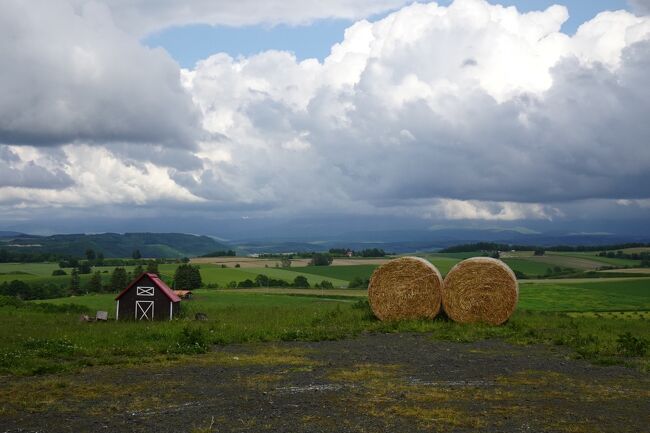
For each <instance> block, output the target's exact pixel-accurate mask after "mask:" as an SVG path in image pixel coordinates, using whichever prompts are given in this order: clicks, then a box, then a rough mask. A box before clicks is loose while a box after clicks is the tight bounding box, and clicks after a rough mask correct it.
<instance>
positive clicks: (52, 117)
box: [0, 0, 201, 148]
mask: <svg viewBox="0 0 650 433" xmlns="http://www.w3.org/2000/svg"><path fill="white" fill-rule="evenodd" d="M1 8H2V10H1V13H0V60H1V62H2V68H1V69H0V95H2V98H0V143H5V144H29V145H53V144H64V143H67V142H73V141H77V140H79V141H83V142H99V143H105V142H110V141H130V142H139V143H140V142H145V143H146V142H156V143H164V144H166V145H168V146H176V147H177V146H184V147H188V148H189V147H192V146H193V145H194V141H195V140H196V139H197V138H199V137H200V133H201V131H200V128H199V127H198V126H199V119H198V117H197V114H198V113H197V112H196V111H195V108H194V106H193V104H192V102H191V98H190V96H189V95H188V94H186V93H185V91H184V90H183V88H182V86H181V84H180V82H179V81H180V72H179V70H178V65H177V64H176V63H175V62H174V61H173V60H172V59H171V58H170V57H169V56H168V55H167V54H166V53H165V52H164V51H163V50H160V49H157V50H151V49H148V48H146V47H143V46H142V45H141V44H140V42H139V41H138V40H137V39H136V38H134V37H133V36H130V35H128V34H126V33H124V32H123V31H121V30H120V29H118V28H117V27H115V25H114V23H113V21H112V17H111V14H110V11H109V9H108V8H106V7H105V6H103V5H102V4H100V3H94V2H93V3H88V4H87V5H85V6H83V7H80V8H77V9H75V8H73V7H72V6H70V5H69V4H68V3H67V2H65V1H49V0H47V1H45V0H34V1H30V2H23V1H19V0H6V1H3V2H2V6H1Z"/></svg>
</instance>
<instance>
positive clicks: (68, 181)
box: [0, 146, 74, 189]
mask: <svg viewBox="0 0 650 433" xmlns="http://www.w3.org/2000/svg"><path fill="white" fill-rule="evenodd" d="M73 184H74V181H73V180H72V178H71V177H70V176H69V175H68V174H67V173H65V172H64V171H63V170H61V169H60V168H54V169H51V170H50V169H48V168H46V167H44V166H42V165H39V164H38V163H37V162H35V161H34V160H27V161H24V160H22V159H21V158H20V156H19V154H18V153H17V152H15V151H14V150H12V149H11V148H10V147H9V146H0V185H2V186H4V187H23V188H43V189H59V188H66V187H68V186H71V185H73Z"/></svg>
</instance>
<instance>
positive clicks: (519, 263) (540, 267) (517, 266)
mask: <svg viewBox="0 0 650 433" xmlns="http://www.w3.org/2000/svg"><path fill="white" fill-rule="evenodd" d="M503 261H504V262H505V263H506V264H507V265H508V266H510V268H511V269H512V270H514V271H519V272H522V273H524V274H526V275H527V276H530V277H534V276H543V275H545V274H546V272H547V271H548V270H549V269H552V268H553V266H552V265H549V264H546V263H539V262H535V261H532V260H526V259H503Z"/></svg>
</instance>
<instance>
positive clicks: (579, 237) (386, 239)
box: [231, 228, 650, 254]
mask: <svg viewBox="0 0 650 433" xmlns="http://www.w3.org/2000/svg"><path fill="white" fill-rule="evenodd" d="M475 242H498V243H504V244H512V245H535V246H544V247H550V246H558V245H568V246H578V245H583V246H596V245H611V244H619V243H626V242H650V237H649V236H630V235H616V234H609V233H539V232H535V231H532V230H525V229H521V228H516V229H502V228H489V229H467V228H443V229H435V230H384V231H358V232H349V233H345V234H343V235H340V236H337V237H333V238H329V239H327V238H326V239H321V240H318V241H312V242H310V241H304V240H303V241H301V240H297V239H268V240H259V239H248V240H237V241H231V243H232V244H233V245H235V246H237V248H238V249H239V250H243V251H246V252H249V253H263V252H273V253H282V252H303V251H305V252H307V251H323V250H328V249H329V248H351V249H354V250H362V249H366V248H382V249H383V250H384V251H386V252H394V253H400V254H401V253H408V252H415V251H435V250H439V249H442V248H447V247H450V246H454V245H459V244H467V243H475Z"/></svg>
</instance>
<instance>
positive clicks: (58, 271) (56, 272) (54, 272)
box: [52, 269, 68, 277]
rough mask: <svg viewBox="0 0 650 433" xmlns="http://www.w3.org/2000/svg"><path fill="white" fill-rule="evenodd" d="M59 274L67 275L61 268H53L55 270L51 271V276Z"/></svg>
mask: <svg viewBox="0 0 650 433" xmlns="http://www.w3.org/2000/svg"><path fill="white" fill-rule="evenodd" d="M60 275H68V273H67V272H66V271H64V270H63V269H55V270H53V271H52V276H53V277H58V276H60Z"/></svg>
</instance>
